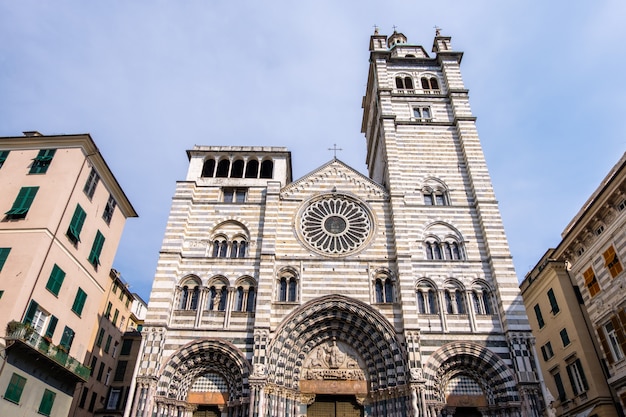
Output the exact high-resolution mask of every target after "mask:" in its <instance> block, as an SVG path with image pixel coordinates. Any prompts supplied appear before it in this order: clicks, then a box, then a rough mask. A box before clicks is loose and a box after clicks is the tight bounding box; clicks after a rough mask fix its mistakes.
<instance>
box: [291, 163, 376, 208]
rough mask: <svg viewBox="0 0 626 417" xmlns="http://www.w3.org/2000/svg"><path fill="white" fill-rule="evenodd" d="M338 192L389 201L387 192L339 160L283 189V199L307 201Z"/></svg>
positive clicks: (366, 198) (323, 166)
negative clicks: (313, 197)
mask: <svg viewBox="0 0 626 417" xmlns="http://www.w3.org/2000/svg"><path fill="white" fill-rule="evenodd" d="M330 191H337V192H342V193H349V194H353V195H355V196H358V197H360V198H362V199H364V200H370V199H387V197H388V193H387V191H386V190H385V189H384V188H383V187H382V186H381V185H380V184H378V183H376V182H374V181H372V180H371V179H369V178H368V177H366V176H364V175H363V174H361V173H360V172H358V171H356V170H354V169H353V168H352V167H350V166H348V165H346V164H344V163H343V162H341V161H340V160H338V159H333V160H331V161H330V162H328V163H326V164H324V165H322V166H321V167H319V168H318V169H316V170H314V171H312V172H310V173H308V174H307V175H305V176H303V177H302V178H300V179H298V180H296V181H294V182H292V183H291V184H289V185H287V186H285V187H283V189H282V190H281V197H282V198H288V199H291V198H294V199H298V200H301V199H306V198H308V197H310V196H311V195H314V194H319V193H325V192H330Z"/></svg>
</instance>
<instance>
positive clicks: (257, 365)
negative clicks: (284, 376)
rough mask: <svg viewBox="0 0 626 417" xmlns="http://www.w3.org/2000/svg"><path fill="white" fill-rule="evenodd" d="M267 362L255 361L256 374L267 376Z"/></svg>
mask: <svg viewBox="0 0 626 417" xmlns="http://www.w3.org/2000/svg"><path fill="white" fill-rule="evenodd" d="M265 373H266V370H265V364H263V363H255V364H254V376H265Z"/></svg>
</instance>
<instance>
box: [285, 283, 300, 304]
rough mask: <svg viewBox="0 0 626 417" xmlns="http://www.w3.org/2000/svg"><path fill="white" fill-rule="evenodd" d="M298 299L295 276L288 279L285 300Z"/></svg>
mask: <svg viewBox="0 0 626 417" xmlns="http://www.w3.org/2000/svg"><path fill="white" fill-rule="evenodd" d="M297 299H298V282H297V281H296V278H295V277H291V278H290V279H289V293H288V294H287V301H290V302H295V301H296V300H297Z"/></svg>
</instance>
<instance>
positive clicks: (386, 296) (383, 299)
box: [374, 275, 394, 303]
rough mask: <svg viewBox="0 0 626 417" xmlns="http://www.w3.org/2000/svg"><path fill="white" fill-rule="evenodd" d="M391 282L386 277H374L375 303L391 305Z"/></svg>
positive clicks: (392, 298)
mask: <svg viewBox="0 0 626 417" xmlns="http://www.w3.org/2000/svg"><path fill="white" fill-rule="evenodd" d="M393 286H394V285H393V281H392V279H391V278H390V277H388V276H386V275H381V276H378V277H376V279H375V280H374V291H375V297H376V302H377V303H393V301H394V294H393V293H394V291H393Z"/></svg>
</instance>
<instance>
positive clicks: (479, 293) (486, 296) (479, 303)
mask: <svg viewBox="0 0 626 417" xmlns="http://www.w3.org/2000/svg"><path fill="white" fill-rule="evenodd" d="M472 303H473V304H474V313H476V314H494V310H493V305H492V302H491V292H490V291H489V290H488V289H487V288H480V289H474V290H472Z"/></svg>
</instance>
